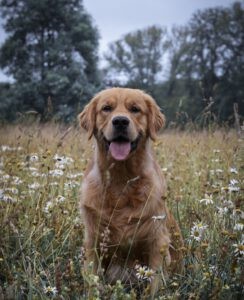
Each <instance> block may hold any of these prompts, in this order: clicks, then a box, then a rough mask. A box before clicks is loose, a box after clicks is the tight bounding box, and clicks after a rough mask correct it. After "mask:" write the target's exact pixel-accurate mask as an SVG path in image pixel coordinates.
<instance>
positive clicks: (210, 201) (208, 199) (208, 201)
mask: <svg viewBox="0 0 244 300" xmlns="http://www.w3.org/2000/svg"><path fill="white" fill-rule="evenodd" d="M199 202H200V203H204V204H206V205H208V204H213V195H207V194H205V198H203V199H201V200H199Z"/></svg>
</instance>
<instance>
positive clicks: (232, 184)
mask: <svg viewBox="0 0 244 300" xmlns="http://www.w3.org/2000/svg"><path fill="white" fill-rule="evenodd" d="M238 183H239V182H238V181H237V180H236V179H231V180H230V184H229V187H228V190H229V191H230V192H238V191H239V190H240V188H239V187H238V186H237V184H238Z"/></svg>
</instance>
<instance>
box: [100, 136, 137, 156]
mask: <svg viewBox="0 0 244 300" xmlns="http://www.w3.org/2000/svg"><path fill="white" fill-rule="evenodd" d="M105 141H106V144H107V149H108V151H109V152H110V154H111V156H112V157H113V158H114V159H115V160H125V159H126V158H127V157H128V155H129V154H130V153H131V152H132V151H134V150H135V149H136V148H137V144H138V141H139V136H138V138H137V139H135V140H134V141H132V142H131V141H130V140H129V139H128V138H126V137H123V136H118V137H116V138H115V139H113V140H112V141H107V140H106V139H105Z"/></svg>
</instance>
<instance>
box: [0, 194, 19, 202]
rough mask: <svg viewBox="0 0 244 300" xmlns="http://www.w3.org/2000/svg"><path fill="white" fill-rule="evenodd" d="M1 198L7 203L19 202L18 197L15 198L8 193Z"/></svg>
mask: <svg viewBox="0 0 244 300" xmlns="http://www.w3.org/2000/svg"><path fill="white" fill-rule="evenodd" d="M0 199H1V200H3V201H4V202H7V203H16V202H17V199H16V198H14V197H12V196H10V195H8V194H6V195H3V196H2V197H1V198H0Z"/></svg>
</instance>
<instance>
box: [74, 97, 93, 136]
mask: <svg viewBox="0 0 244 300" xmlns="http://www.w3.org/2000/svg"><path fill="white" fill-rule="evenodd" d="M96 105H97V97H94V98H93V99H92V100H91V101H90V102H89V103H88V104H87V105H86V106H85V107H84V109H83V111H82V112H81V113H80V114H79V116H78V118H79V121H80V126H81V127H82V128H84V129H85V130H86V131H87V132H88V139H89V140H90V139H91V137H92V135H93V133H94V130H95V126H96Z"/></svg>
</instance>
